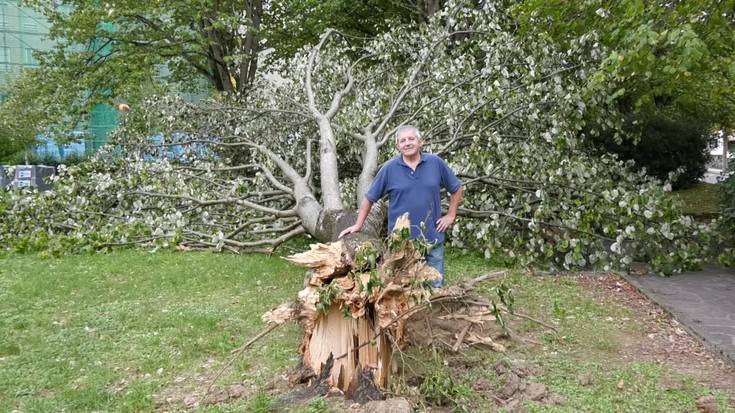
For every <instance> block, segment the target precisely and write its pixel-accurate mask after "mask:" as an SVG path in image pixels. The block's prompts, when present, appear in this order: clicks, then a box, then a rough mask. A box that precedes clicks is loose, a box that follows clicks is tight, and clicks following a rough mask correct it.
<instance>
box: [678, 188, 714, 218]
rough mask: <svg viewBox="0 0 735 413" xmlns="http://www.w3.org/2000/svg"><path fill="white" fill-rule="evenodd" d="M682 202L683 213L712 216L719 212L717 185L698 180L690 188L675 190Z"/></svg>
mask: <svg viewBox="0 0 735 413" xmlns="http://www.w3.org/2000/svg"><path fill="white" fill-rule="evenodd" d="M674 196H676V197H678V198H679V199H680V200H681V201H682V203H683V204H684V213H685V214H689V215H704V216H712V215H715V214H719V212H720V205H719V204H720V200H719V190H718V187H717V185H715V184H708V183H704V182H700V183H698V184H696V185H694V186H693V187H691V188H687V189H682V190H680V191H675V192H674Z"/></svg>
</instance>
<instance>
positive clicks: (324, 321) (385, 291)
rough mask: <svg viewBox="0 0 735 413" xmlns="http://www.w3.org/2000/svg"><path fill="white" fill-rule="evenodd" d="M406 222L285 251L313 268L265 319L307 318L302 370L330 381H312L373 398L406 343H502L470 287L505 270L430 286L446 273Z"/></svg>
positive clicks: (487, 307) (487, 308) (495, 346)
mask: <svg viewBox="0 0 735 413" xmlns="http://www.w3.org/2000/svg"><path fill="white" fill-rule="evenodd" d="M408 225H409V221H408V216H407V215H405V216H404V217H401V218H400V219H399V220H398V221H397V222H396V225H395V229H394V231H393V233H392V234H391V235H390V237H389V238H388V240H387V241H385V242H383V243H379V242H377V241H371V240H367V241H365V240H364V239H363V240H362V241H361V242H360V243H359V244H355V243H349V242H342V241H337V242H332V243H327V244H315V245H312V246H311V247H310V250H309V251H305V252H303V253H299V254H295V255H291V256H289V257H287V258H286V259H287V260H289V261H291V262H293V263H296V264H298V265H302V266H306V267H309V268H311V272H310V274H309V276H308V281H307V285H306V287H305V288H304V289H303V290H301V291H300V292H299V294H298V299H297V301H296V303H295V304H292V305H285V306H281V307H279V308H276V309H275V310H273V311H270V312H268V313H266V314H265V315H264V317H263V319H264V321H267V322H274V323H282V322H284V321H285V320H287V319H295V320H298V322H299V323H300V324H301V325H302V326H303V328H304V337H303V339H302V342H301V345H300V347H299V351H300V353H301V355H302V363H301V367H302V369H304V371H302V372H300V373H299V374H297V376H298V377H301V378H304V377H308V378H310V379H311V380H322V381H325V383H317V384H315V383H312V384H311V385H310V386H309V388H312V389H325V388H329V389H338V390H339V391H341V392H344V393H345V394H346V396H347V397H348V398H351V399H353V400H358V401H360V400H362V401H368V400H374V399H375V397H376V394H379V393H380V392H379V389H385V388H387V387H388V385H389V383H390V375H391V372H392V369H391V366H392V360H393V353H394V351H396V350H402V349H403V348H404V347H405V346H406V345H417V346H427V345H431V346H443V347H445V348H447V349H449V350H451V351H458V350H459V349H460V348H463V347H466V346H469V345H481V346H484V347H486V348H490V349H492V350H495V351H504V347H503V346H502V345H501V344H499V343H497V342H496V341H495V339H496V338H497V336H498V335H500V334H501V331H500V329H499V328H498V327H497V326H496V325H495V321H496V319H495V316H494V315H493V311H494V310H493V309H494V308H495V310H497V308H496V307H494V306H491V303H490V302H489V301H487V300H486V299H483V298H480V297H472V296H471V295H470V291H471V290H472V289H473V288H474V286H475V285H476V284H477V283H479V282H482V281H486V280H488V279H497V278H498V277H500V276H501V275H502V274H504V273H502V272H498V273H494V274H492V275H489V276H483V277H479V278H478V279H476V280H472V281H470V282H467V283H465V284H460V285H457V286H453V287H450V288H445V289H441V290H436V291H432V290H431V289H430V287H429V286H430V285H431V281H433V280H435V279H436V278H438V277H440V274H439V273H438V272H437V271H436V270H435V269H434V268H431V267H429V266H428V265H426V263H425V261H424V257H423V253H422V252H421V251H420V248H421V247H420V245H418V244H417V243H416V242H415V241H411V240H409V239H408V234H409V231H408ZM432 292H433V294H432ZM427 320H428V322H429V323H430V324H431V325H430V326H427V325H426V322H427ZM427 332H429V333H430V334H429V335H428V336H427ZM431 332H433V333H431ZM325 368H328V369H330V371H328V372H326V371H324V369H325ZM317 395H318V394H314V395H313V396H317Z"/></svg>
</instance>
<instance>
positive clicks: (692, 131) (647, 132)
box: [589, 112, 715, 189]
mask: <svg viewBox="0 0 735 413" xmlns="http://www.w3.org/2000/svg"><path fill="white" fill-rule="evenodd" d="M624 127H625V130H626V131H628V133H629V134H630V135H631V136H637V137H639V138H638V141H637V143H636V144H631V142H629V141H620V140H619V139H616V137H615V135H614V133H613V131H612V130H606V131H603V132H602V133H600V134H599V135H597V136H593V137H592V139H591V140H590V142H589V143H590V144H591V145H592V146H593V147H594V148H595V149H597V150H598V151H599V150H602V151H604V152H611V153H614V154H617V155H618V156H619V157H620V159H622V160H624V161H627V160H632V161H634V162H635V165H634V168H635V169H638V170H642V169H644V168H645V171H646V173H647V174H648V175H650V176H653V177H656V178H658V179H660V180H662V181H666V180H670V179H671V178H672V177H673V179H671V183H672V186H673V188H675V189H680V188H686V187H689V186H691V185H693V184H695V183H697V182H698V181H699V179H700V178H701V177H702V176H703V175H704V173H705V171H706V170H707V162H709V156H710V155H709V151H710V149H711V148H712V146H713V143H714V139H715V136H714V135H713V134H712V131H711V130H710V125H709V124H708V123H706V122H704V121H702V120H699V119H698V118H693V119H670V118H669V117H667V116H664V115H662V114H660V113H655V114H651V113H646V112H641V113H638V114H634V115H629V116H628V118H627V121H626V124H625V126H624Z"/></svg>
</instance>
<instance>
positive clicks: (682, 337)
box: [577, 274, 735, 403]
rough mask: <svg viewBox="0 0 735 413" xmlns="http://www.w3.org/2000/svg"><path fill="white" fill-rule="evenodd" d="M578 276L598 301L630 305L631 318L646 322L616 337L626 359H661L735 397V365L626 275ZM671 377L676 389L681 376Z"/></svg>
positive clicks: (664, 384) (669, 384)
mask: <svg viewBox="0 0 735 413" xmlns="http://www.w3.org/2000/svg"><path fill="white" fill-rule="evenodd" d="M577 280H578V283H579V286H580V287H581V288H582V289H583V290H584V291H586V292H587V293H588V294H590V296H592V297H594V299H595V300H596V301H597V302H598V303H600V304H602V305H610V304H618V305H622V306H624V307H626V308H628V309H629V310H630V311H631V312H632V315H631V318H632V319H634V320H637V321H638V322H639V323H640V325H641V326H642V331H640V332H638V333H627V332H626V333H625V334H623V333H621V334H619V335H618V336H617V337H614V339H615V340H616V342H617V344H618V349H619V350H618V352H619V355H620V358H621V360H622V361H627V362H629V361H648V362H656V363H659V364H661V365H664V366H666V367H668V368H670V369H671V370H673V371H676V372H679V373H682V374H686V375H689V376H692V377H695V378H697V379H698V380H700V381H701V382H702V383H704V384H707V385H708V386H710V387H712V388H714V389H719V390H723V391H726V392H727V393H729V394H730V397H731V398H732V399H733V401H735V368H733V367H732V366H731V365H730V364H728V363H727V362H726V361H725V360H723V359H722V358H721V357H720V356H718V355H715V354H713V353H712V352H710V351H709V350H707V348H706V347H705V346H704V345H703V344H702V343H701V342H700V341H699V340H698V339H697V338H695V337H693V336H692V335H691V334H689V333H688V332H687V331H686V330H684V329H683V328H682V326H681V325H680V323H679V322H678V321H676V320H675V319H674V318H672V317H671V315H670V314H669V313H667V312H666V311H665V310H663V309H662V308H661V307H659V306H658V305H657V304H655V303H653V302H652V301H651V300H649V299H648V298H647V297H646V296H645V295H643V294H641V293H640V292H639V291H638V290H637V289H636V288H635V287H633V286H632V285H630V284H629V283H628V282H627V281H625V279H624V278H622V277H620V276H618V275H614V274H607V275H584V274H583V275H580V276H578V277H577ZM670 381H671V382H668V383H661V384H662V385H663V386H664V387H668V388H672V389H673V388H677V386H680V385H681V383H680V382H678V381H677V380H674V379H671V380H670ZM733 401H731V403H733Z"/></svg>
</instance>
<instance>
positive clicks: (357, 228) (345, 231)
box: [337, 224, 362, 239]
mask: <svg viewBox="0 0 735 413" xmlns="http://www.w3.org/2000/svg"><path fill="white" fill-rule="evenodd" d="M361 229H362V226H361V225H357V224H355V225H353V226H351V227H347V228H345V229H343V230H342V232H340V233H339V237H337V239H340V238H342V237H344V236H345V235H347V234H351V233H353V232H360V230H361Z"/></svg>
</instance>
